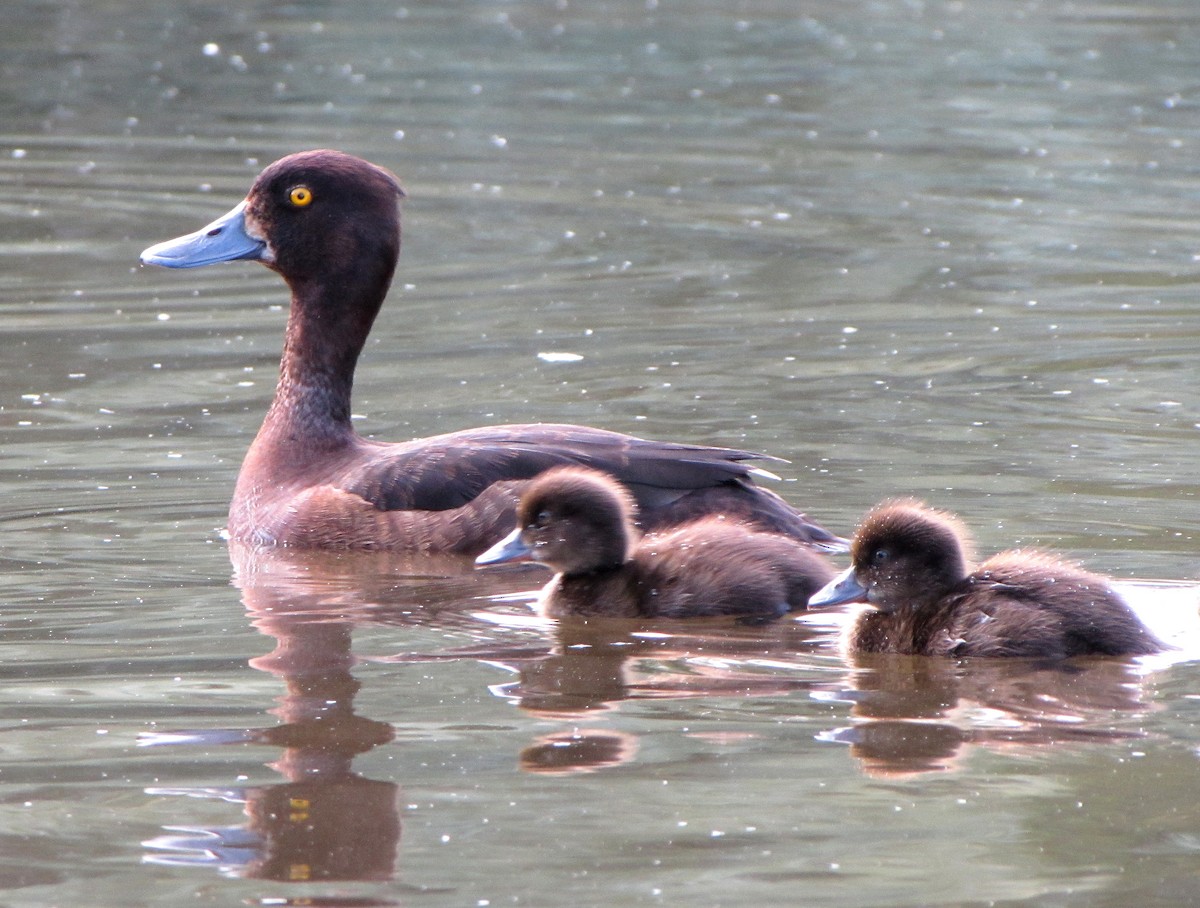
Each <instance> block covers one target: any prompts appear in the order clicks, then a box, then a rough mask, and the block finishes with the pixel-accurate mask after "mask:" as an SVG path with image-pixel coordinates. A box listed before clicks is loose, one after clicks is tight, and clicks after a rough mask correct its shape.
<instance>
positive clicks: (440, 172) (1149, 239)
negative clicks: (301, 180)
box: [0, 0, 1200, 906]
mask: <svg viewBox="0 0 1200 908" xmlns="http://www.w3.org/2000/svg"><path fill="white" fill-rule="evenodd" d="M5 13H6V16H5V23H4V28H3V30H2V33H0V76H2V78H0V112H2V113H3V119H2V121H0V122H2V123H3V126H0V130H2V131H0V190H2V191H0V224H2V225H3V226H2V228H0V262H2V264H3V267H2V268H0V333H2V335H3V341H4V350H5V356H4V357H3V363H2V365H0V439H2V440H3V444H2V446H0V451H2V452H3V459H2V461H0V488H2V490H3V493H4V498H5V503H6V504H5V509H4V529H5V534H4V548H3V552H2V554H0V557H2V558H3V559H4V562H5V567H6V570H5V571H4V573H3V575H2V584H3V586H2V587H0V589H2V590H3V598H0V626H2V628H3V634H4V637H3V639H4V651H5V658H4V660H3V665H2V667H0V672H2V673H3V677H4V682H5V689H6V690H7V692H8V695H7V697H6V698H5V701H4V705H3V707H2V713H0V717H2V721H3V723H4V728H5V732H6V734H5V736H4V742H5V743H4V747H3V749H2V750H0V842H3V845H4V847H3V849H0V904H3V905H13V906H24V905H30V906H35V905H36V906H44V905H113V906H116V905H121V906H126V905H146V906H157V905H177V904H180V903H183V902H188V903H194V902H195V903H201V904H220V905H223V904H230V905H233V904H247V903H248V904H263V905H266V904H289V903H292V904H301V903H303V904H326V905H485V904H490V905H500V904H520V905H559V904H563V903H564V902H570V903H572V904H578V905H626V904H628V905H640V904H668V905H675V904H697V905H721V906H733V905H739V906H740V905H746V906H749V905H762V904H795V903H813V904H820V905H845V906H852V905H895V906H915V905H975V904H979V905H983V904H1004V905H1019V904H1029V905H1034V904H1037V905H1056V906H1074V905H1080V906H1082V905H1087V906H1096V905H1099V906H1126V905H1129V904H1138V905H1143V906H1150V905H1179V904H1187V903H1189V902H1190V901H1192V900H1194V893H1195V891H1196V886H1197V871H1196V868H1197V866H1198V865H1197V858H1198V852H1200V808H1197V807H1196V797H1195V787H1196V786H1195V779H1196V771H1197V757H1198V754H1200V732H1198V731H1197V728H1198V727H1200V725H1198V723H1200V700H1198V699H1197V690H1200V672H1198V670H1197V664H1198V663H1197V661H1196V659H1195V657H1196V655H1197V654H1198V653H1200V641H1197V639H1196V638H1197V631H1196V628H1195V624H1196V618H1197V592H1196V587H1195V586H1194V585H1193V584H1194V581H1195V580H1196V573H1197V572H1196V564H1195V548H1196V536H1197V532H1198V530H1200V519H1198V518H1197V516H1196V514H1197V509H1196V505H1197V491H1198V489H1200V485H1198V483H1197V479H1196V471H1195V462H1196V461H1195V458H1194V456H1193V454H1192V453H1191V452H1192V451H1194V449H1195V446H1196V442H1197V426H1198V425H1200V407H1198V404H1197V399H1196V395H1195V393H1194V389H1195V387H1196V379H1197V369H1196V365H1195V363H1196V352H1195V351H1196V350H1197V347H1198V342H1200V319H1198V318H1197V316H1196V312H1195V299H1194V298H1195V291H1196V285H1197V281H1196V276H1197V274H1198V273H1200V268H1198V266H1197V262H1196V258H1195V256H1196V254H1197V251H1198V246H1200V240H1198V239H1197V233H1196V230H1195V223H1196V217H1195V212H1196V210H1197V208H1196V206H1197V198H1200V169H1198V166H1197V163H1196V162H1197V160H1198V158H1197V148H1198V147H1200V108H1198V107H1197V105H1196V103H1195V100H1194V98H1193V95H1194V91H1193V87H1194V83H1195V50H1194V49H1195V47H1196V46H1197V42H1198V41H1200V11H1198V10H1196V9H1194V8H1193V4H1191V3H1187V2H1183V0H1178V2H1173V3H1172V2H1160V3H1097V4H1091V5H1087V6H1080V5H1078V4H1072V3H1065V2H1061V3H1060V2H1023V3H1011V4H982V3H972V4H956V3H934V2H929V3H909V2H891V0H880V2H869V3H868V2H858V0H848V2H842V3H808V2H797V0H790V2H769V0H746V2H738V3H713V2H707V0H695V2H689V3H686V4H685V3H683V2H682V0H680V2H668V0H650V2H645V0H638V2H632V0H611V2H593V3H588V4H581V3H567V2H561V3H537V2H524V0H514V2H508V3H494V2H463V3H456V4H433V3H413V4H409V5H407V6H402V5H400V4H390V3H389V4H384V3H360V4H330V3H317V2H302V3H293V4H285V5H269V4H263V5H258V6H255V7H251V8H248V7H245V6H235V5H230V4H224V3H207V4H184V3H159V4H155V5H154V8H153V9H149V8H147V5H146V4H134V3H128V2H116V0H112V2H109V0H98V2H92V3H88V4H71V3H52V2H32V0H18V2H15V3H11V4H9V5H8V7H7V8H6V10H5ZM319 146H332V147H340V148H342V149H344V150H347V151H351V152H354V153H357V154H360V155H362V156H364V157H367V158H369V159H371V160H374V161H376V162H378V163H380V164H383V165H385V166H388V167H389V168H391V169H393V170H394V171H395V172H397V173H398V174H399V175H400V176H401V178H402V179H403V181H404V182H405V185H406V187H407V189H408V193H409V201H408V202H407V203H406V207H405V229H406V233H405V248H404V252H403V257H402V260H401V266H400V270H399V272H398V278H397V284H396V287H395V288H394V290H393V292H392V295H391V298H390V300H389V302H388V304H387V306H386V307H385V310H384V313H383V315H382V316H381V318H380V320H379V323H378V326H377V329H376V331H375V333H374V335H373V336H372V339H371V342H370V343H369V344H368V349H367V352H366V355H365V357H364V361H363V364H362V367H361V369H360V372H359V376H358V380H357V384H356V401H355V408H356V412H357V413H358V414H360V415H361V417H362V421H361V422H360V426H361V428H362V430H363V431H364V432H368V433H371V434H373V435H375V436H377V437H379V438H383V439H397V440H398V439H403V438H408V437H414V436H421V435H427V434H433V433H437V432H443V431H451V430H453V429H457V428H464V427H467V426H472V425H479V424H483V423H488V422H507V421H528V420H547V421H569V422H582V423H589V424H594V425H600V426H604V427H606V428H611V429H617V430H621V431H629V432H634V433H638V434H643V435H647V436H654V437H662V438H672V439H678V440H682V441H696V442H710V443H717V444H732V445H738V446H748V447H751V448H755V449H759V450H763V451H768V452H770V453H772V454H776V455H779V456H782V457H786V458H788V459H789V460H790V461H791V463H790V464H786V465H781V466H780V468H779V472H780V473H781V474H782V475H783V479H784V481H783V483H782V484H781V485H780V486H779V489H780V491H781V492H782V494H784V495H786V496H787V497H788V498H789V499H790V500H792V501H795V502H797V503H799V504H801V505H803V507H804V508H805V509H806V510H808V511H809V513H811V514H813V515H814V516H816V517H817V518H818V519H820V520H821V521H822V522H823V523H824V524H826V525H827V526H829V527H831V528H833V529H836V530H839V531H841V532H849V531H850V530H851V529H852V528H853V526H854V523H855V521H856V520H857V518H858V516H859V515H860V514H861V513H862V512H863V511H864V510H865V509H866V508H867V507H869V506H870V505H871V504H873V503H874V502H876V501H877V500H879V499H881V498H884V497H887V496H890V495H897V494H915V495H919V496H922V497H925V498H927V499H929V500H931V501H932V502H934V503H936V504H938V505H940V506H944V507H947V508H951V509H953V510H956V511H958V512H959V513H960V514H961V515H962V517H963V518H964V520H965V521H966V522H967V523H968V524H969V525H971V526H972V527H973V528H974V529H975V532H976V536H977V542H978V545H979V548H980V550H981V551H984V552H990V551H993V550H996V549H999V548H1002V547H1007V546H1009V545H1013V544H1022V545H1040V546H1045V547H1049V548H1054V549H1057V550H1061V551H1064V552H1066V553H1068V554H1070V555H1072V556H1073V557H1076V558H1079V559H1081V560H1083V561H1085V562H1086V563H1087V564H1088V565H1089V566H1091V567H1094V568H1096V569H1098V570H1103V571H1107V572H1109V573H1111V574H1113V575H1115V576H1116V577H1118V578H1120V579H1121V581H1122V582H1123V584H1124V586H1123V589H1125V590H1126V592H1128V594H1129V596H1130V598H1131V600H1132V601H1133V602H1134V603H1135V605H1136V606H1137V607H1138V608H1139V610H1140V611H1142V613H1143V614H1144V615H1145V616H1146V617H1147V619H1148V620H1150V621H1151V622H1152V623H1153V624H1154V625H1155V627H1156V628H1157V629H1159V630H1160V631H1161V632H1162V633H1163V634H1165V635H1166V636H1168V637H1170V639H1171V640H1172V641H1173V642H1175V643H1176V644H1177V645H1178V646H1179V647H1180V649H1179V650H1178V651H1177V652H1175V653H1173V654H1171V655H1170V656H1169V657H1165V658H1163V659H1159V660H1154V661H1152V662H1149V663H1147V664H1144V665H1136V666H1134V665H1125V664H1121V663H1099V664H1090V665H1083V666H1076V667H1074V668H1073V669H1072V670H1070V671H1063V670H1055V669H1052V668H1050V667H1045V666H1040V667H1036V666H1035V667H1030V666H1009V665H1000V666H987V665H983V666H980V665H966V666H959V665H943V664H929V663H928V662H920V661H917V662H913V661H911V660H882V661H874V662H871V661H866V662H854V663H852V662H847V661H845V660H844V659H843V658H842V657H841V656H840V655H839V654H838V652H837V649H836V647H835V646H834V644H833V639H834V634H835V631H836V626H835V625H836V623H837V621H838V620H840V619H839V616H836V615H835V616H831V617H830V616H821V617H820V618H819V619H818V618H805V619H801V620H798V621H795V622H788V623H785V624H782V625H777V626H773V627H768V628H758V629H748V628H735V627H728V626H724V625H712V624H703V625H701V626H696V627H683V626H678V625H670V626H658V627H646V628H630V627H615V628H601V629H596V630H594V631H593V632H592V633H590V634H588V635H586V636H577V635H566V636H564V634H563V633H562V632H560V631H559V630H557V629H556V628H554V627H552V626H548V625H545V624H542V623H540V622H538V621H535V620H533V619H532V618H531V617H530V612H529V609H528V607H527V604H526V603H527V598H528V597H527V596H523V595H521V594H525V593H528V592H529V591H531V590H533V589H534V588H535V587H536V586H538V585H539V584H540V583H541V582H542V581H543V579H544V577H543V575H541V574H538V573H533V572H496V573H489V574H480V575H476V574H473V573H469V572H468V573H462V572H459V571H456V570H455V569H454V567H453V566H451V565H445V564H432V563H420V564H413V563H393V562H391V561H390V560H388V559H384V558H367V559H364V558H352V559H339V558H296V559H292V558H289V559H263V558H260V559H249V560H247V559H246V558H245V557H244V555H243V553H240V552H236V551H234V552H231V551H229V550H228V548H227V547H226V545H225V543H224V542H223V541H222V540H221V538H220V535H219V531H220V529H221V527H222V524H223V521H224V513H225V508H226V505H227V502H228V498H229V495H230V492H231V490H232V486H233V481H234V477H235V476H236V472H237V466H238V463H239V461H240V458H241V455H242V452H243V451H244V449H245V447H246V446H247V444H248V443H249V440H250V438H251V437H252V435H253V432H254V431H255V429H256V428H257V426H258V421H259V419H260V418H261V415H262V413H263V412H264V410H265V407H266V403H267V401H268V399H269V396H270V393H271V389H272V387H273V382H274V375H275V365H276V362H277V357H278V350H279V345H280V338H281V332H282V325H283V319H284V309H283V307H284V306H285V304H286V298H285V295H284V290H283V287H282V285H281V284H280V283H279V282H278V280H277V279H276V278H275V277H274V276H273V275H271V274H270V273H268V272H267V271H266V270H265V269H262V268H259V267H257V266H250V265H229V266H224V267H220V268H211V269H202V270H199V271H192V272H187V273H171V272H166V271H162V270H156V269H139V268H138V267H137V266H136V260H137V253H138V252H139V251H140V250H141V249H142V248H144V247H145V246H146V245H148V244H150V243H151V242H154V241H157V240H161V239H164V238H167V237H170V236H175V235H177V234H180V233H183V232H186V231H190V230H193V229H196V228H197V227H199V226H201V225H202V224H204V223H207V221H208V220H209V219H211V218H212V217H213V216H215V215H217V214H220V213H222V212H224V211H225V210H227V209H228V208H229V207H230V206H231V205H232V204H233V203H235V202H236V201H237V200H238V199H239V198H240V197H241V195H242V194H243V193H244V192H245V190H246V188H247V186H248V185H249V183H250V181H251V180H252V179H253V176H254V175H255V174H256V173H257V171H258V170H259V169H260V168H261V167H262V166H263V165H265V164H266V163H268V162H269V161H271V160H273V159H274V158H276V157H279V156H281V155H283V154H285V153H287V152H290V151H295V150H299V149H302V148H310V147H319ZM561 352H567V353H573V354H577V355H578V356H579V357H582V358H581V359H575V358H570V359H569V360H568V361H558V359H559V358H556V357H547V356H545V355H544V354H547V353H561Z"/></svg>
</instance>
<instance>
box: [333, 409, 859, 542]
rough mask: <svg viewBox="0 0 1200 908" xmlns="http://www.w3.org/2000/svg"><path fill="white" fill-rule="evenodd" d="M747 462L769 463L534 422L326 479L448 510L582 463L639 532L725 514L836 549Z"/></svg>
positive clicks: (402, 447) (371, 460) (393, 502)
mask: <svg viewBox="0 0 1200 908" xmlns="http://www.w3.org/2000/svg"><path fill="white" fill-rule="evenodd" d="M754 459H769V460H778V458H770V457H766V456H765V455H761V454H757V453H755V452H753V451H743V450H740V449H736V448H720V447H709V446H705V445H688V444H678V443H673V442H659V441H650V440H647V439H643V438H637V437H635V436H631V435H623V434H621V433H618V432H610V431H607V430H604V429H592V428H588V427H585V426H572V425H559V424H553V423H535V424H527V425H507V426H488V427H484V428H479V429H469V430H466V431H463V432H453V433H450V434H447V435H438V436H434V437H432V438H426V439H421V440H420V441H415V442H410V443H407V444H399V445H391V444H389V445H377V446H375V449H374V451H373V452H371V454H370V456H368V457H366V458H365V459H361V460H358V461H357V462H356V463H355V464H354V466H353V467H351V468H350V469H348V470H347V471H346V473H345V474H343V475H342V476H340V477H338V478H337V479H336V480H335V482H334V485H335V486H336V487H338V488H340V489H341V490H343V491H345V492H348V493H351V494H353V495H356V496H359V497H361V498H362V499H363V500H365V501H367V502H369V503H370V504H371V505H372V506H374V507H375V508H376V509H378V510H380V511H409V510H415V511H435V512H436V511H450V510H454V509H459V508H464V507H469V506H471V505H472V504H473V503H474V504H476V505H478V504H479V503H480V502H479V501H477V499H479V498H480V496H484V497H485V498H486V497H488V495H489V490H493V492H492V494H494V493H495V492H496V491H499V490H498V489H493V487H495V486H502V487H503V489H504V490H505V497H511V495H512V494H513V492H514V491H519V488H520V485H519V484H520V483H521V482H522V481H524V480H528V479H532V478H533V477H534V476H536V475H538V474H539V473H542V472H543V471H545V470H548V469H550V468H551V467H554V466H560V465H567V464H569V465H581V466H587V467H592V468H593V469H597V470H602V471H603V472H606V473H609V474H611V475H612V476H614V477H615V478H617V479H618V480H620V481H621V482H622V483H624V484H625V485H626V486H627V487H628V488H629V489H630V491H631V492H632V494H633V495H634V498H635V499H636V500H637V503H638V507H639V512H640V515H641V523H642V524H643V526H644V527H645V528H646V529H658V528H661V527H663V526H670V525H674V524H678V523H682V522H685V521H687V520H690V519H693V518H695V517H697V516H701V515H704V514H713V513H724V514H727V515H729V516H731V517H734V518H736V519H738V520H740V521H744V522H749V523H752V524H754V525H756V526H760V527H762V528H764V529H769V530H772V531H774V532H782V533H785V534H787V535H791V536H795V537H797V538H799V539H801V540H802V541H805V542H809V543H813V544H816V545H819V546H822V547H826V548H831V549H835V550H836V549H839V548H840V547H841V546H843V545H844V540H841V539H840V538H839V537H837V536H834V535H833V534H831V533H829V532H828V531H826V530H824V529H823V528H821V527H819V526H818V525H817V524H815V523H813V522H812V521H810V520H808V518H807V517H806V516H805V515H803V514H801V513H800V512H799V511H796V510H795V509H794V508H792V507H791V506H790V505H788V504H787V503H786V502H785V501H783V499H782V498H780V497H779V496H778V495H775V494H774V493H773V492H770V491H768V490H767V489H764V488H762V487H760V486H757V485H755V484H754V481H753V475H754V474H755V473H760V474H761V473H765V471H762V470H756V469H755V468H754V467H753V466H751V465H750V464H748V463H747V461H750V460H754ZM767 475H769V474H767ZM514 484H515V485H514Z"/></svg>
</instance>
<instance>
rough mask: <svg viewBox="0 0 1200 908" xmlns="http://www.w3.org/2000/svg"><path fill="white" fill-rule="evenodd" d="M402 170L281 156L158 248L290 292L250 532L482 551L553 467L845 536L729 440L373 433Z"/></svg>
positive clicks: (673, 513)
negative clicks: (371, 397) (365, 427)
mask: <svg viewBox="0 0 1200 908" xmlns="http://www.w3.org/2000/svg"><path fill="white" fill-rule="evenodd" d="M403 197H404V191H403V190H402V189H401V187H400V183H399V181H398V180H397V179H396V177H395V176H394V175H393V174H391V173H390V172H388V171H387V170H384V169H383V168H381V167H377V166H375V165H373V164H370V163H368V162H366V161H363V160H362V159H360V158H356V157H353V156H351V155H347V154H344V153H341V152H337V151H330V150H317V151H309V152H301V153H298V154H294V155H290V156H288V157H286V158H282V159H281V160H279V161H276V162H275V163H273V164H271V165H270V166H268V167H267V168H266V169H265V170H264V171H263V172H262V174H260V176H259V177H258V179H257V180H256V181H255V182H254V185H253V186H252V188H251V189H250V192H249V194H248V195H247V196H246V198H245V200H244V201H242V202H241V203H240V204H238V205H237V206H236V207H234V208H233V210H231V211H230V212H229V213H228V214H226V215H224V216H222V217H221V218H219V219H217V220H216V221H213V222H212V223H211V224H209V225H208V226H206V227H204V228H203V229H201V230H199V231H197V232H195V233H192V234H189V235H187V236H183V237H179V238H178V239H174V240H168V241H167V242H164V243H159V244H157V245H155V246H151V247H150V248H148V249H146V250H145V251H144V252H143V253H142V256H141V260H142V262H143V263H147V264H155V265H163V266H166V267H170V268H191V267H198V266H201V265H210V264H214V263H217V262H226V261H236V260H252V261H258V262H261V263H262V264H264V265H266V266H267V267H269V268H271V269H273V270H275V271H277V272H278V273H279V274H280V275H281V276H282V277H283V278H284V280H285V281H286V282H287V284H288V286H289V287H290V289H291V292H292V299H291V308H290V311H289V315H288V322H287V329H286V332H285V339H284V349H283V357H282V361H281V364H280V373H279V382H278V385H277V387H276V390H275V396H274V399H273V400H272V402H271V406H270V408H269V410H268V411H267V415H266V417H265V419H264V421H263V424H262V427H261V428H260V429H259V431H258V435H257V436H256V437H255V439H254V442H253V443H252V444H251V446H250V450H249V451H248V453H247V454H246V457H245V460H244V461H243V463H242V468H241V471H240V473H239V476H238V481H237V486H236V488H235V490H234V494H233V500H232V503H231V505H230V510H229V523H228V532H229V534H230V536H231V537H232V538H234V539H236V540H239V541H243V542H247V543H250V544H253V545H266V546H295V547H306V548H356V549H371V548H379V549H390V550H405V551H417V552H448V553H463V554H475V553H477V552H479V551H481V550H482V549H484V548H486V547H487V546H488V545H490V544H491V543H492V542H494V541H495V540H496V539H498V538H499V537H500V536H502V535H504V533H506V532H508V530H509V529H511V527H512V525H513V519H514V512H515V509H516V504H517V500H518V497H519V494H520V491H521V489H522V487H523V486H524V484H525V483H526V482H528V481H529V480H530V479H532V478H533V477H535V476H537V475H538V474H540V473H542V472H543V471H545V470H547V469H550V468H551V467H554V466H559V465H563V464H576V465H584V466H589V467H593V468H596V469H599V470H601V471H604V472H606V473H609V474H610V475H612V476H614V477H615V478H616V479H618V480H619V481H620V482H621V483H622V484H623V485H624V486H625V487H626V488H627V489H628V490H629V491H630V493H631V494H632V495H633V496H634V498H635V500H636V501H637V504H638V508H639V514H640V520H641V521H642V526H643V529H646V530H657V529H662V528H664V527H669V526H673V525H677V524H680V523H684V522H687V521H690V520H693V519H695V518H697V517H700V516H704V515H708V514H723V515H726V516H727V517H728V518H729V519H731V520H734V521H737V522H741V523H746V524H749V525H752V526H755V527H757V528H759V529H763V530H767V531H771V532H775V533H781V534H783V535H787V536H791V537H793V538H795V539H797V540H799V541H800V542H802V543H805V544H809V545H813V546H816V547H818V548H827V549H830V550H835V551H836V550H844V547H845V540H842V539H840V538H839V537H837V536H835V535H833V534H832V533H830V532H828V531H827V530H825V529H823V528H822V527H820V526H818V525H817V524H816V523H814V522H813V521H811V520H809V519H808V518H807V517H806V516H805V515H804V514H802V513H801V512H799V511H797V510H796V509H794V508H792V507H791V506H790V505H789V504H787V503H786V502H785V501H784V500H783V499H782V498H780V497H779V496H778V495H776V494H775V493H773V492H771V491H769V490H767V489H764V488H762V487H761V486H759V485H757V484H756V483H755V481H754V474H755V473H756V472H760V471H756V470H755V469H754V468H753V467H751V466H750V465H749V464H748V463H747V461H751V460H753V459H756V458H759V457H761V456H762V455H759V454H756V453H754V452H750V451H742V450H737V449H731V448H719V447H708V446H703V445H690V444H675V443H669V442H658V441H650V440H646V439H641V438H636V437H633V436H629V435H622V434H620V433H617V432H609V431H606V430H603V429H594V428H590V427H586V426H575V425H560V424H549V423H534V424H524V425H502V426H488V427H484V428H478V429H470V430H467V431H462V432H453V433H449V434H446V435H439V436H436V437H433V438H427V439H422V440H419V441H412V442H407V443H401V444H383V443H379V442H375V441H370V440H368V439H364V438H362V437H360V436H359V435H358V434H357V433H356V432H355V431H354V429H353V427H352V426H351V421H350V412H351V411H350V395H351V388H352V385H353V382H354V371H355V367H356V365H357V363H358V358H359V355H360V353H361V352H362V349H363V345H364V344H365V343H366V339H367V335H368V334H369V332H370V330H371V326H372V325H373V323H374V321H375V317H376V315H377V314H378V313H379V310H380V307H381V306H382V304H383V300H384V297H385V296H386V294H387V290H388V287H389V285H390V284H391V280H392V275H393V272H394V270H395V266H396V261H397V257H398V255H399V252H400V233H401V230H400V212H399V202H400V200H401V199H402V198H403Z"/></svg>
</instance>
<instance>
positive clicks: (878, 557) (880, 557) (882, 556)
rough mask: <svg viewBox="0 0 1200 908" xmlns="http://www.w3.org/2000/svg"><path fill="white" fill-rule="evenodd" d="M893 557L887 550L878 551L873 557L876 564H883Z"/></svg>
mask: <svg viewBox="0 0 1200 908" xmlns="http://www.w3.org/2000/svg"><path fill="white" fill-rule="evenodd" d="M891 557H892V556H891V553H890V552H889V551H888V550H887V549H876V550H875V554H874V555H872V556H871V558H872V559H874V561H875V563H876V564H883V563H884V562H886V561H887V560H888V559H889V558H891Z"/></svg>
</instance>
